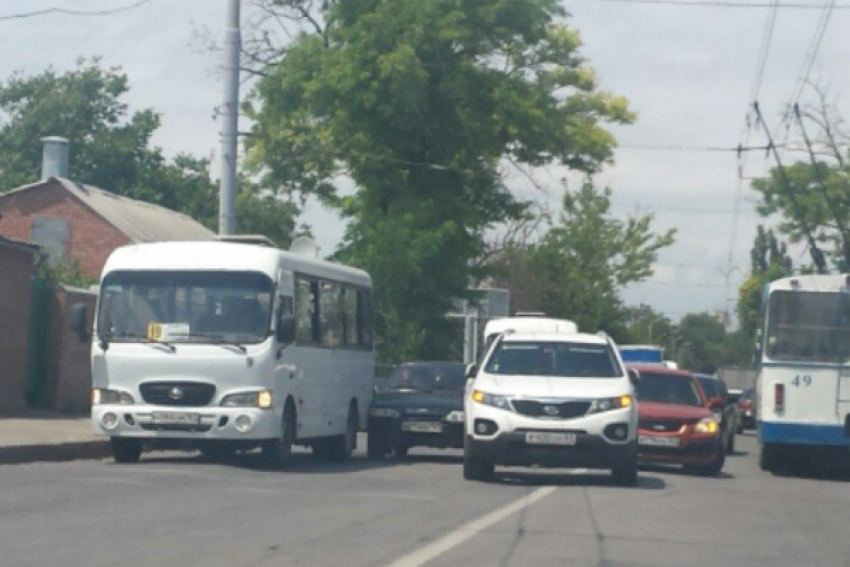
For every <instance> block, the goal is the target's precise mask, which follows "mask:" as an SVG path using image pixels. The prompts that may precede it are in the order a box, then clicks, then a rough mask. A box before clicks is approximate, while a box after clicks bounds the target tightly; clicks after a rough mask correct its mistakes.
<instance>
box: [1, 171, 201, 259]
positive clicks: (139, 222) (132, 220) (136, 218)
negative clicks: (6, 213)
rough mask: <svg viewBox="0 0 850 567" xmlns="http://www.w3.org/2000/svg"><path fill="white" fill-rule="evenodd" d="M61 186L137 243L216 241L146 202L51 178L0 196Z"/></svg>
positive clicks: (194, 223)
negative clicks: (49, 185) (50, 184)
mask: <svg viewBox="0 0 850 567" xmlns="http://www.w3.org/2000/svg"><path fill="white" fill-rule="evenodd" d="M48 183H58V184H59V185H60V186H62V187H63V188H64V189H65V190H66V191H68V192H69V193H71V194H72V195H73V196H74V197H76V198H77V199H79V200H80V201H82V202H83V203H84V204H85V205H87V206H88V207H89V208H91V209H92V210H93V211H94V212H95V213H97V214H98V215H100V216H101V217H103V219H104V220H106V222H108V223H109V224H111V225H112V226H114V227H115V228H116V229H118V230H119V231H121V232H122V233H124V234H125V235H126V236H127V237H128V238H129V239H130V240H131V241H132V242H133V243H143V242H162V241H194V240H213V239H214V238H215V233H213V232H212V231H210V230H209V229H207V228H206V227H205V226H204V225H202V224H201V223H199V222H198V221H196V220H194V219H193V218H191V217H189V216H187V215H184V214H182V213H178V212H175V211H172V210H171V209H166V208H165V207H160V206H159V205H154V204H152V203H146V202H144V201H137V200H135V199H130V198H128V197H122V196H120V195H116V194H114V193H110V192H109V191H104V190H103V189H98V188H97V187H93V186H91V185H83V184H81V183H76V182H74V181H70V180H68V179H61V178H58V177H51V178H49V179H46V180H44V181H40V182H38V183H33V184H31V185H25V186H24V187H20V188H18V189H14V190H12V191H9V192H8V193H4V194H2V195H0V199H3V198H4V197H7V196H11V195H15V194H18V193H21V192H24V191H30V190H33V189H37V188H39V187H42V186H44V185H46V184H48Z"/></svg>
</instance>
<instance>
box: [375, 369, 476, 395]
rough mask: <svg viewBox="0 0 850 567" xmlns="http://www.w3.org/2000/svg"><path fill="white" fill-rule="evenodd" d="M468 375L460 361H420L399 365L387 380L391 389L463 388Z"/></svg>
mask: <svg viewBox="0 0 850 567" xmlns="http://www.w3.org/2000/svg"><path fill="white" fill-rule="evenodd" d="M465 385H466V375H465V373H464V366H463V364H459V363H434V364H428V363H418V364H402V365H400V366H398V367H397V368H396V369H395V370H394V371H393V373H392V375H391V376H390V377H389V380H388V381H387V386H386V387H387V388H388V389H390V390H404V389H410V390H463V389H464V386H465Z"/></svg>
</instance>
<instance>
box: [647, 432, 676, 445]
mask: <svg viewBox="0 0 850 567" xmlns="http://www.w3.org/2000/svg"><path fill="white" fill-rule="evenodd" d="M638 444H639V445H650V446H652V447H678V446H679V438H678V437H649V436H646V435H641V436H640V437H639V438H638Z"/></svg>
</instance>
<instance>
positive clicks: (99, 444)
mask: <svg viewBox="0 0 850 567" xmlns="http://www.w3.org/2000/svg"><path fill="white" fill-rule="evenodd" d="M110 455H111V450H110V446H109V442H108V441H84V442H80V443H61V444H52V445H19V446H12V447H0V465H21V464H25V463H59V462H66V461H76V460H93V459H105V458H107V457H109V456H110Z"/></svg>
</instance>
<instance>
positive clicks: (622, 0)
mask: <svg viewBox="0 0 850 567" xmlns="http://www.w3.org/2000/svg"><path fill="white" fill-rule="evenodd" d="M593 1H594V2H606V3H616V4H657V5H662V6H677V7H685V8H691V7H696V8H742V9H753V8H760V9H767V8H773V7H774V6H775V7H778V8H789V9H792V10H821V9H822V8H823V5H820V4H806V3H801V2H782V3H777V4H774V3H772V2H734V1H732V0H725V1H724V0H695V1H693V2H689V1H687V0H593ZM834 9H835V10H850V4H836V5H835V6H834Z"/></svg>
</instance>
